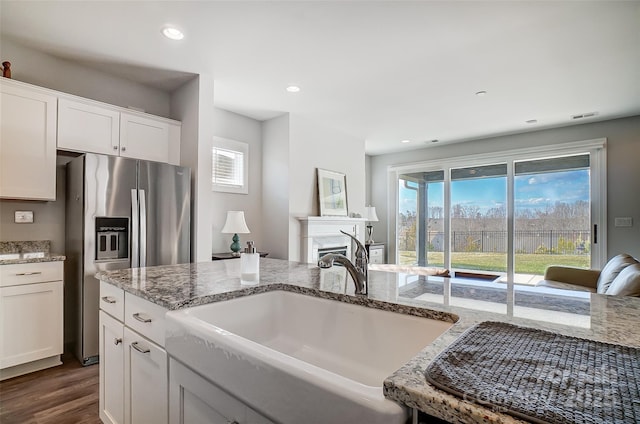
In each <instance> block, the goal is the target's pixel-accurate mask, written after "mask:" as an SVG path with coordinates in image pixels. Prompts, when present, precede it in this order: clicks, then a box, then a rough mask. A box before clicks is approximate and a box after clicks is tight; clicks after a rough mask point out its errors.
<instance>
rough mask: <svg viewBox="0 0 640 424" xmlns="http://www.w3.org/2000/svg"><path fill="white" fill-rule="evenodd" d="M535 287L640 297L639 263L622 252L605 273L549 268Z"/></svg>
mask: <svg viewBox="0 0 640 424" xmlns="http://www.w3.org/2000/svg"><path fill="white" fill-rule="evenodd" d="M536 287H552V288H558V289H567V290H580V291H589V292H592V293H599V294H607V295H613V296H637V297H640V261H638V259H636V258H634V257H633V256H631V255H627V254H626V253H622V254H619V255H617V256H614V257H613V258H611V259H610V260H609V262H607V264H606V265H605V266H604V268H602V270H597V269H583V268H574V267H568V266H557V265H554V266H549V267H548V268H547V269H546V271H545V273H544V280H542V281H540V282H538V284H536Z"/></svg>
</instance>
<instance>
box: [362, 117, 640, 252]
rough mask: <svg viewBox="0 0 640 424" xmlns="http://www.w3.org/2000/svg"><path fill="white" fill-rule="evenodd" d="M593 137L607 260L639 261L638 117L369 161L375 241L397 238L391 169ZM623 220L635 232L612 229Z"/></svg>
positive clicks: (447, 146)
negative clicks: (603, 151) (603, 145)
mask: <svg viewBox="0 0 640 424" xmlns="http://www.w3.org/2000/svg"><path fill="white" fill-rule="evenodd" d="M596 138H607V220H608V221H607V249H608V252H607V256H608V257H612V256H614V255H616V254H618V253H621V252H627V253H629V254H631V255H634V256H636V257H640V166H638V161H639V159H640V116H635V117H631V118H622V119H615V120H610V121H604V122H595V123H590V124H582V125H574V126H570V127H564V128H555V129H549V130H542V131H534V132H529V133H524V134H516V135H509V136H503V137H493V138H487V139H481V140H473V141H468V142H464V143H455V144H449V145H442V146H438V147H430V148H424V149H420V150H412V151H408V152H403V153H395V154H386V155H380V156H373V157H372V158H371V182H370V186H371V202H372V204H373V205H374V206H376V211H377V212H378V218H380V222H378V223H376V225H375V230H374V231H375V234H378V236H377V237H376V241H386V242H388V240H389V239H391V238H393V237H394V236H395V235H394V228H392V227H390V226H388V225H387V223H388V222H389V219H390V218H391V217H389V215H388V207H387V203H388V192H389V190H388V180H387V168H388V167H389V166H390V165H397V164H408V163H414V162H420V161H426V160H434V159H442V158H450V157H456V156H462V155H473V154H480V153H491V152H499V151H501V150H506V149H517V148H523V147H529V146H534V145H536V146H539V145H551V144H555V143H561V142H569V141H581V140H591V139H596ZM622 216H625V217H632V218H633V227H631V228H616V227H614V225H613V222H614V218H615V217H622ZM378 238H380V240H378ZM383 238H384V239H383Z"/></svg>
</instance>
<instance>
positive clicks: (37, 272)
mask: <svg viewBox="0 0 640 424" xmlns="http://www.w3.org/2000/svg"><path fill="white" fill-rule="evenodd" d="M40 274H42V271H31V272H20V273H18V274H16V275H19V276H23V275H40Z"/></svg>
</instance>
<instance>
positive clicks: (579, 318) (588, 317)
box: [96, 258, 640, 423]
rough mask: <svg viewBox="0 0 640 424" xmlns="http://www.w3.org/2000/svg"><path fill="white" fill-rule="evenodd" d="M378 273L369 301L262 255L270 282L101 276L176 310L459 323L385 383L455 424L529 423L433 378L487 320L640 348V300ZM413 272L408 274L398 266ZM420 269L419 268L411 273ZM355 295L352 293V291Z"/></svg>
mask: <svg viewBox="0 0 640 424" xmlns="http://www.w3.org/2000/svg"><path fill="white" fill-rule="evenodd" d="M385 269H386V271H378V270H373V269H370V271H369V295H368V296H366V297H364V296H354V295H353V291H354V288H353V283H352V282H351V281H350V280H347V286H346V287H345V280H346V273H345V270H344V268H341V267H333V268H331V269H326V270H320V269H319V268H317V267H316V266H314V265H309V264H300V263H295V262H288V261H283V260H278V259H267V258H261V260H260V282H259V283H258V284H256V285H244V284H242V282H241V281H240V261H238V260H224V261H213V262H205V263H194V264H184V265H171V266H161V267H150V268H140V269H126V270H120V271H108V272H100V273H98V274H97V276H96V277H97V278H99V279H100V280H102V281H105V282H107V283H110V284H113V285H115V286H118V287H120V288H122V289H124V290H125V291H127V292H130V293H132V294H135V295H137V296H140V297H142V298H145V299H147V300H150V301H152V302H154V303H157V304H159V305H161V306H164V307H165V308H167V309H170V310H173V309H180V308H185V307H189V306H196V305H201V304H206V303H211V302H217V301H223V300H227V299H231V298H234V297H240V296H246V295H251V294H255V293H261V292H266V291H271V290H288V291H295V292H300V293H304V294H309V295H313V296H318V297H324V298H329V299H334V300H338V301H343V302H348V303H354V304H361V305H365V306H369V307H375V308H380V309H386V310H392V311H395V312H400V313H408V314H412V315H418V316H423V317H428V318H432V319H438V320H444V321H448V322H455V324H454V326H453V327H452V328H451V329H450V330H449V331H447V332H446V333H444V334H443V335H442V336H440V337H439V338H438V339H437V340H436V341H434V342H433V343H432V344H431V345H429V346H426V347H425V348H424V349H423V350H422V351H421V352H420V353H419V354H418V355H417V356H416V357H415V358H413V359H412V360H411V361H409V362H408V363H407V364H405V365H404V366H403V367H402V368H400V369H399V370H398V371H396V372H395V373H394V374H393V375H391V376H389V377H388V378H387V379H385V381H384V386H383V390H384V394H385V396H386V397H387V398H389V399H392V400H395V401H397V402H400V403H403V404H405V405H407V406H409V407H412V408H417V409H419V410H421V411H424V412H426V413H428V414H430V415H433V416H436V417H439V418H442V419H444V420H446V421H449V422H454V423H520V422H522V421H521V420H519V419H516V418H514V417H512V416H509V415H506V414H503V413H500V412H499V411H493V410H491V409H489V408H486V407H483V406H480V405H477V404H474V403H471V402H468V401H465V400H462V399H459V398H457V397H455V396H452V395H449V394H447V393H445V392H443V391H440V390H438V389H436V388H435V387H433V386H431V385H430V384H428V383H427V382H426V381H425V378H424V371H425V369H426V368H427V366H428V365H429V363H430V361H431V360H433V358H434V357H435V356H436V355H437V354H438V353H440V352H441V351H442V350H443V349H445V348H446V347H447V346H448V345H449V344H450V343H452V342H453V341H454V340H455V339H456V338H457V337H459V336H460V335H461V334H462V333H463V332H464V331H465V330H467V329H468V328H470V327H471V326H473V325H474V324H477V323H479V322H482V321H502V322H510V323H514V324H518V325H522V326H528V327H533V328H540V329H544V330H550V331H554V332H557V333H561V334H566V335H571V336H576V337H584V338H588V339H593V340H599V341H604V342H609V343H617V344H624V345H629V346H636V347H640V331H639V330H638V329H640V298H629V297H613V296H604V295H597V294H591V293H586V292H573V291H568V290H559V289H550V288H533V287H527V286H520V285H512V284H504V283H493V282H486V281H478V280H468V279H452V278H444V277H438V276H431V275H416V274H410V273H406V272H393V270H394V268H393V267H385ZM398 269H401V270H403V271H407V269H402V268H398ZM409 271H410V270H409ZM345 291H346V293H345Z"/></svg>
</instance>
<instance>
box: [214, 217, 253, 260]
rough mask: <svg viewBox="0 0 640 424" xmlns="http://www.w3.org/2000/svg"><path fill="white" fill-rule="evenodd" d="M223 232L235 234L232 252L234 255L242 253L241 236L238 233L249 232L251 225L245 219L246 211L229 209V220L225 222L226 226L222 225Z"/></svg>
mask: <svg viewBox="0 0 640 424" xmlns="http://www.w3.org/2000/svg"><path fill="white" fill-rule="evenodd" d="M221 232H222V233H223V234H233V238H232V239H231V240H233V243H231V246H229V247H230V248H231V252H232V254H233V256H239V255H240V253H239V252H240V237H238V234H248V233H249V232H250V231H249V227H247V223H246V222H245V220H244V212H243V211H227V221H226V222H225V223H224V227H222V231H221Z"/></svg>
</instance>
